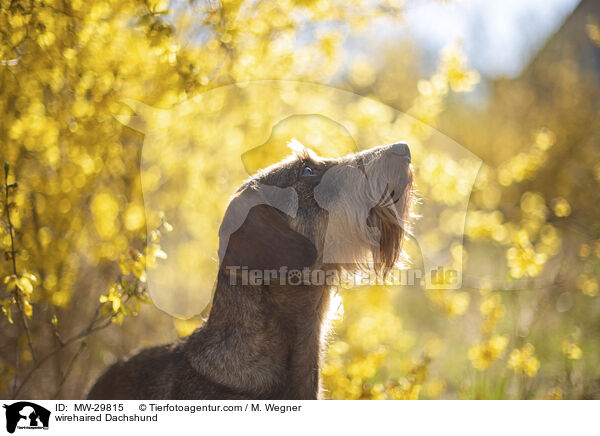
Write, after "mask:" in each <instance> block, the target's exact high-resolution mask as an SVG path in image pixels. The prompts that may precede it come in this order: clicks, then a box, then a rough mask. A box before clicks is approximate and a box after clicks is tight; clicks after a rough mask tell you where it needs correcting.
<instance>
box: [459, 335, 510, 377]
mask: <svg viewBox="0 0 600 436" xmlns="http://www.w3.org/2000/svg"><path fill="white" fill-rule="evenodd" d="M507 344H508V339H507V338H506V336H501V335H494V336H492V337H491V338H490V339H488V340H487V341H484V342H482V343H480V344H475V345H473V346H472V347H471V348H469V354H468V357H469V360H470V361H471V363H472V364H473V367H474V368H475V369H478V370H484V369H486V368H487V367H489V366H490V365H491V364H492V362H493V361H494V360H496V359H498V358H499V357H500V356H501V355H502V353H504V350H505V349H506V345H507Z"/></svg>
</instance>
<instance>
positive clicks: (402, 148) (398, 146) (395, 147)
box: [390, 142, 410, 162]
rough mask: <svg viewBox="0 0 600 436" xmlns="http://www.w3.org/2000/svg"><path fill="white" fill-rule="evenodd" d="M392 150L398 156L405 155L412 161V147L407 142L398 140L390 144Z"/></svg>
mask: <svg viewBox="0 0 600 436" xmlns="http://www.w3.org/2000/svg"><path fill="white" fill-rule="evenodd" d="M390 151H391V152H392V153H394V154H396V155H398V156H401V157H405V158H406V159H408V161H409V162H410V148H408V145H407V144H406V143H405V142H396V143H395V144H392V145H391V146H390Z"/></svg>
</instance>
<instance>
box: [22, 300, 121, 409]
mask: <svg viewBox="0 0 600 436" xmlns="http://www.w3.org/2000/svg"><path fill="white" fill-rule="evenodd" d="M102 306H103V305H102V304H100V305H98V307H97V308H96V312H95V314H94V317H93V318H92V321H91V322H90V323H89V324H88V326H87V327H85V328H84V329H82V330H80V331H79V332H78V333H76V334H75V335H73V336H71V337H70V338H69V339H66V340H64V341H62V343H60V344H59V345H58V347H56V348H55V349H54V350H52V351H50V352H49V353H48V354H46V355H45V356H44V357H42V358H41V359H39V360H38V361H37V363H36V364H35V365H34V366H33V368H31V369H30V370H29V372H28V373H27V374H26V375H25V377H24V378H23V381H22V382H21V384H20V385H19V386H18V387H17V388H16V390H15V391H14V393H13V395H12V398H13V399H15V398H16V397H17V395H19V393H20V392H21V390H22V389H23V387H24V386H25V385H26V384H27V383H28V382H29V379H31V377H32V376H33V374H35V373H36V372H37V370H38V369H40V368H41V367H42V365H43V364H44V363H46V361H48V360H49V359H50V358H51V357H53V356H55V355H56V354H58V353H59V352H60V351H62V350H63V348H65V347H67V346H69V345H71V344H72V343H74V342H77V341H78V340H80V339H83V338H84V337H86V336H89V335H90V334H92V333H94V332H97V331H98V330H102V329H105V328H106V327H108V326H109V325H110V324H111V322H112V319H113V316H112V315H111V316H108V317H106V316H100V310H101V308H102Z"/></svg>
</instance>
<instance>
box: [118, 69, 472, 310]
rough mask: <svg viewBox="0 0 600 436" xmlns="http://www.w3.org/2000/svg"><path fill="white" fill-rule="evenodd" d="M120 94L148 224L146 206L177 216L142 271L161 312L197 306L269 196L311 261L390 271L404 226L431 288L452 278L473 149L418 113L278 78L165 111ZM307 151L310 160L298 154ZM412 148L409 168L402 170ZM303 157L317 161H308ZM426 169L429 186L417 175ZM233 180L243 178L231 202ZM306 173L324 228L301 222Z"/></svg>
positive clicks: (413, 256) (453, 285)
mask: <svg viewBox="0 0 600 436" xmlns="http://www.w3.org/2000/svg"><path fill="white" fill-rule="evenodd" d="M265 99H266V100H267V101H268V105H267V106H265ZM126 104H127V105H128V106H129V107H130V108H131V109H132V110H133V112H134V114H133V115H131V116H122V115H119V116H117V119H119V121H121V122H122V123H124V124H126V125H128V126H130V127H132V128H134V129H136V130H139V131H141V132H142V133H144V145H143V148H142V152H141V183H142V192H143V196H144V205H145V209H146V217H147V219H146V222H147V223H148V225H149V226H150V223H151V222H153V220H152V215H155V216H156V215H157V214H158V212H159V211H164V212H165V213H166V215H167V218H168V219H169V222H170V223H171V224H172V225H173V229H174V230H173V231H172V232H170V233H168V234H166V235H165V236H164V238H163V239H161V245H163V248H164V250H165V251H166V252H167V254H168V256H169V258H168V259H167V260H166V261H165V262H161V263H159V265H158V266H157V267H156V268H154V269H151V270H148V272H147V276H148V288H149V292H150V295H151V297H152V299H153V301H154V303H155V304H156V305H157V306H158V307H159V308H160V309H162V310H164V311H166V312H168V313H169V314H171V315H174V316H177V317H182V318H188V317H191V316H194V315H196V314H198V313H200V312H202V310H203V309H204V308H205V307H206V306H207V305H208V304H209V302H210V299H211V295H212V290H213V287H214V283H215V278H216V277H217V271H218V270H219V266H220V264H222V263H223V261H224V258H225V257H226V255H227V249H228V248H227V247H228V246H229V245H230V239H231V237H232V235H234V234H235V232H238V231H239V230H240V229H241V228H242V226H243V224H244V222H245V221H246V220H247V219H248V217H250V218H256V217H255V216H254V215H257V216H258V215H261V214H262V213H265V212H266V211H267V209H268V210H270V211H271V212H272V211H275V212H276V213H277V214H279V215H280V216H282V217H283V218H284V219H285V220H286V221H287V223H288V225H291V227H292V228H293V229H294V230H295V231H296V232H298V233H300V234H301V235H302V236H304V237H306V238H308V239H309V240H310V241H311V242H312V243H313V245H314V246H315V247H316V248H317V251H318V253H316V258H315V262H316V264H317V265H318V264H319V263H321V264H330V265H332V264H336V265H342V266H344V267H348V268H347V269H350V270H351V269H353V268H352V267H351V266H352V265H354V266H356V267H357V268H355V269H362V267H363V266H365V265H367V266H373V265H378V266H379V267H382V268H383V269H384V270H389V269H390V268H392V267H393V264H394V263H395V262H396V261H397V260H398V257H399V256H398V255H399V253H400V250H399V246H398V244H397V243H395V242H385V241H398V240H400V239H402V238H401V236H407V235H409V234H410V237H408V240H407V241H406V242H407V243H406V244H405V249H406V251H408V252H409V253H408V254H409V257H410V259H411V262H412V267H415V268H417V269H420V270H422V271H423V275H422V278H423V282H422V283H421V284H422V285H423V286H425V287H427V288H430V289H436V288H442V289H449V288H450V289H452V288H459V287H460V286H461V280H460V279H461V274H460V272H461V268H462V263H461V262H462V257H460V256H457V255H456V250H455V247H456V246H462V240H463V232H464V225H465V219H466V211H467V205H468V201H469V196H470V193H471V189H472V186H473V183H474V181H475V178H476V176H477V173H478V171H479V167H480V164H481V161H480V160H479V159H478V158H477V157H476V156H474V155H473V154H471V153H470V152H468V151H467V150H465V149H464V148H463V147H461V146H460V145H459V144H457V143H455V142H454V141H452V140H451V139H449V138H447V137H446V136H444V135H442V134H441V133H439V132H437V131H435V130H434V129H432V128H430V127H428V126H426V125H425V124H423V123H421V122H419V121H417V120H414V119H413V118H411V117H410V116H408V115H406V114H403V113H401V112H399V111H396V110H394V109H392V108H390V107H388V106H385V105H384V104H381V103H378V102H374V101H372V100H369V99H366V98H364V97H360V96H357V95H355V94H352V93H348V92H345V91H341V90H337V89H333V88H328V87H325V86H320V85H314V84H307V83H298V82H287V81H260V82H250V83H248V84H244V86H227V87H223V88H217V89H213V90H211V91H208V92H206V93H205V94H202V95H200V96H198V97H196V98H194V99H191V100H189V101H187V102H184V103H182V104H180V105H178V106H176V107H174V108H173V109H171V110H163V109H155V108H151V107H149V106H146V105H144V104H142V103H140V102H137V101H126ZM189 126H193V128H192V129H190V127H189ZM411 132H418V136H417V134H416V133H411ZM294 137H295V138H298V140H299V141H292V146H291V148H293V149H295V150H294V154H293V155H292V157H289V154H290V150H289V148H288V147H287V146H286V145H285V143H286V142H288V141H290V140H291V139H292V138H294ZM398 140H406V143H402V142H398ZM300 143H302V144H304V145H306V146H307V147H308V148H304V147H303V146H302V145H301V144H300ZM357 144H360V146H358V145H357ZM381 144H389V145H386V146H381ZM406 144H408V146H407V145H406ZM373 147H375V148H373ZM409 147H410V148H409ZM298 150H300V151H298ZM302 150H304V151H302ZM313 152H314V153H313ZM303 153H304V154H306V157H308V159H304V160H303V158H302V156H301V155H302V154H303ZM311 155H314V156H311ZM286 156H288V157H287V158H286ZM299 156H300V157H299ZM433 156H436V157H438V160H437V161H434V160H433V159H432V157H433ZM286 159H288V160H289V162H288V161H286ZM311 159H312V160H311ZM411 160H412V164H413V165H414V172H413V171H412V170H409V169H410V168H411V167H410V162H411ZM292 161H293V163H292ZM304 161H307V162H308V161H310V163H311V165H313V166H311V165H308V168H304V167H303V162H304ZM439 161H443V162H444V165H442V167H440V166H439V164H436V162H439ZM286 162H288V163H289V165H288V163H286ZM269 164H272V165H271V166H269V167H268V168H266V169H265V166H266V165H269ZM273 165H282V168H283V167H286V168H291V167H292V166H293V168H294V170H297V171H298V173H293V175H294V177H300V178H302V177H304V181H305V182H306V183H303V184H299V185H298V186H295V185H294V183H291V182H290V181H289V180H287V179H286V178H285V177H286V176H283V175H281V174H280V173H278V174H279V175H278V176H277V177H271V178H270V179H268V178H264V177H262V174H265V173H266V172H269V171H271V170H273V168H274V167H273ZM436 165H438V166H436ZM450 170H452V171H450ZM304 171H306V174H304V173H303V172H304ZM436 172H439V173H440V174H442V175H443V177H439V176H437V175H436ZM290 174H292V173H290ZM422 174H424V175H425V176H426V177H427V180H435V181H436V183H435V185H427V184H426V183H421V180H420V177H421V175H422ZM248 176H254V177H252V179H251V180H253V182H252V183H250V184H245V183H246V182H244V181H245V180H247V179H248ZM290 177H291V176H290ZM413 177H414V182H415V185H416V187H417V189H418V191H417V192H418V194H419V196H420V197H421V201H420V205H419V209H418V214H419V215H420V216H422V217H423V218H421V219H418V220H416V221H415V222H414V223H413V227H412V229H411V228H409V226H408V222H407V221H408V213H409V206H410V204H411V198H412V192H413V191H412V190H411V189H410V188H411V187H412V186H414V185H413ZM275 179H277V180H275ZM309 180H314V182H312V184H311V183H308V181H309ZM239 186H243V187H244V188H243V189H242V190H241V191H240V192H238V193H237V194H235V195H234V197H233V200H232V201H231V203H230V199H231V198H232V197H231V196H232V194H234V191H235V189H236V188H237V187H239ZM303 186H309V187H310V195H311V196H312V197H311V198H310V199H309V200H310V201H308V203H310V206H311V207H315V208H319V210H320V211H322V212H323V213H322V214H321V215H319V216H322V217H323V219H319V220H316V221H314V225H315V226H322V231H321V227H319V232H318V233H319V234H320V235H322V237H321V239H322V241H319V240H317V239H318V238H316V237H315V234H314V233H315V231H316V228H313V229H308V228H306V227H305V226H304V227H303V226H302V223H303V222H306V221H302V220H303V219H305V218H306V215H303V214H305V213H306V210H308V209H306V205H305V204H304V203H305V202H306V201H307V199H306V192H304V193H303V191H302V189H304V188H302V189H300V190H299V187H303ZM442 187H443V188H444V191H443V194H441V192H442V189H440V188H442ZM307 189H308V188H307ZM173 192H177V196H174V195H173ZM308 203H307V204H308ZM260 206H268V208H265V207H262V208H261V207H260ZM257 207H258V208H257ZM261 209H262V211H261ZM253 210H254V212H252V211H253ZM311 210H312V209H311ZM269 216H271V217H274V215H269ZM440 216H447V217H448V219H449V221H451V223H452V226H448V227H449V228H448V229H445V228H444V229H440V228H439V225H438V219H439V217H440ZM325 217H326V218H327V219H325ZM155 221H156V220H154V222H155ZM219 225H220V228H219ZM255 230H256V229H255ZM240 235H241V233H240V234H238V235H237V236H240ZM246 235H247V236H249V235H250V233H246ZM288 236H291V235H288ZM390 236H391V237H390ZM405 239H406V238H405ZM236 241H237V242H240V240H237V239H236ZM382 241H384V242H385V243H382ZM262 242H263V243H265V244H267V242H268V241H266V240H262ZM271 242H272V243H273V244H275V241H271ZM296 242H299V243H300V240H298V241H296ZM258 243H260V241H255V243H254V245H252V247H253V248H256V247H258V245H257V244H258ZM386 243H387V244H388V245H386ZM394 244H396V245H394ZM300 245H301V246H302V244H300ZM272 251H273V252H274V253H275V254H277V253H276V245H272ZM231 253H233V251H232V252H231ZM248 253H250V251H248ZM304 254H307V255H309V256H308V258H305V259H301V260H302V261H301V262H298V265H304V264H305V262H306V261H307V260H308V259H309V258H310V257H311V256H312V254H313V253H311V252H310V250H308V251H306V252H304ZM365 254H368V255H367V256H365ZM247 257H248V254H246V258H247ZM231 259H233V258H232V257H230V258H229V259H228V261H231ZM365 259H366V260H365ZM246 260H252V259H246ZM254 260H257V259H254ZM250 264H252V263H250ZM239 266H241V265H239ZM313 266H314V265H313ZM440 268H441V269H451V270H453V271H456V272H457V274H456V275H455V278H454V280H452V281H449V280H439V279H438V280H436V276H435V275H434V273H435V272H436V271H438V270H440ZM418 284H419V283H417V285H418Z"/></svg>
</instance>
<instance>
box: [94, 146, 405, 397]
mask: <svg viewBox="0 0 600 436" xmlns="http://www.w3.org/2000/svg"><path fill="white" fill-rule="evenodd" d="M290 146H291V148H292V149H293V153H292V155H291V156H290V157H288V158H286V159H284V160H283V161H281V162H279V163H277V164H274V165H272V166H270V167H267V168H266V169H264V170H261V171H259V172H258V173H257V174H256V175H254V176H253V177H251V178H250V179H249V180H247V181H246V182H245V183H244V184H243V185H242V186H241V187H240V188H239V190H238V191H237V192H236V193H235V195H234V196H233V197H232V199H231V201H230V203H229V206H228V208H227V210H226V212H225V216H224V218H223V222H222V224H221V228H220V230H219V240H220V242H219V244H220V245H219V260H220V265H219V271H218V276H217V281H216V287H215V291H214V295H213V299H212V306H211V308H210V312H209V316H208V319H207V320H206V323H205V324H204V325H203V326H202V327H200V328H198V329H197V330H196V331H195V332H193V333H192V334H191V335H190V336H188V337H187V338H185V339H183V340H181V341H180V342H178V343H175V344H170V345H164V346H159V347H153V348H148V349H144V350H142V351H141V352H139V353H138V354H135V355H133V357H131V358H129V359H127V360H125V361H119V362H117V363H115V364H114V365H112V366H111V367H110V368H109V369H108V370H107V371H106V372H105V373H104V374H103V375H102V376H101V377H100V378H99V379H98V380H97V382H96V383H95V385H94V386H93V388H92V389H91V391H90V393H89V396H88V398H89V399H93V400H95V399H113V400H115V399H140V400H141V399H145V400H147V399H265V400H266V399H317V398H318V397H319V394H320V385H319V364H320V360H321V355H322V351H323V350H322V348H323V342H324V337H325V335H326V332H325V331H324V330H325V329H324V328H323V325H324V323H325V320H326V313H327V311H328V308H329V303H330V296H331V292H332V286H331V285H330V283H329V282H323V280H314V281H313V279H314V278H315V277H317V276H319V273H323V274H324V275H325V276H326V277H329V276H330V275H331V274H339V273H340V272H341V271H350V272H358V271H365V270H371V271H372V270H374V271H377V272H379V273H382V274H383V275H384V276H385V275H386V274H387V273H388V272H389V271H390V269H391V268H392V267H393V266H394V265H395V264H396V263H397V262H398V261H399V260H400V258H401V256H402V241H403V239H404V238H405V236H406V230H407V224H408V218H409V216H410V209H411V203H412V198H413V194H412V192H413V190H412V185H413V172H412V166H411V155H410V149H409V148H408V146H407V145H406V144H405V143H395V144H391V145H385V146H379V147H375V148H372V149H369V150H366V151H362V152H359V153H355V154H351V155H348V156H345V157H341V158H336V159H330V158H321V157H319V156H318V155H316V154H315V153H314V152H313V151H312V150H310V149H308V148H304V147H303V146H302V145H301V144H299V143H298V142H297V141H292V142H291V145H290ZM323 274H321V277H322V276H323Z"/></svg>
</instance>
